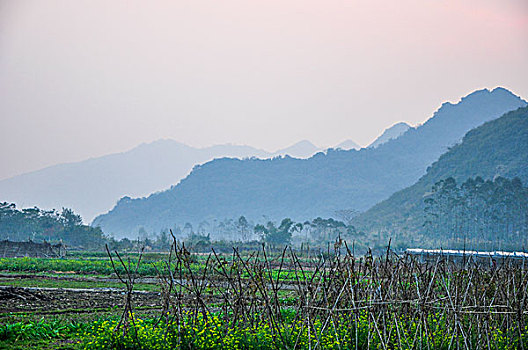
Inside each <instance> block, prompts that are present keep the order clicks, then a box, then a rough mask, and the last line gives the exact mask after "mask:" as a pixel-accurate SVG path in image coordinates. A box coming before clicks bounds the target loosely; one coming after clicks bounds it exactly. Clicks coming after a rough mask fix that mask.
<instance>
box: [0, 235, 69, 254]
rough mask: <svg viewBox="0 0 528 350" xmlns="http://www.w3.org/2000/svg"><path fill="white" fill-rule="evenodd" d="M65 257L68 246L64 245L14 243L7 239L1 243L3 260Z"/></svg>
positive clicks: (0, 248)
mask: <svg viewBox="0 0 528 350" xmlns="http://www.w3.org/2000/svg"><path fill="white" fill-rule="evenodd" d="M65 255H66V246H65V245H64V244H62V243H58V244H51V243H49V242H45V241H44V242H42V243H36V242H33V241H31V240H29V241H27V242H14V241H10V240H7V239H6V240H3V241H0V257H2V258H23V257H33V258H62V257H64V256H65Z"/></svg>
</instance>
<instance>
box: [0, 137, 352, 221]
mask: <svg viewBox="0 0 528 350" xmlns="http://www.w3.org/2000/svg"><path fill="white" fill-rule="evenodd" d="M350 142H352V143H353V141H350ZM354 145H357V144H355V143H354ZM320 151H321V149H320V148H319V147H317V146H315V145H314V144H312V143H311V142H310V141H307V140H303V141H300V142H297V143H295V144H294V145H292V146H290V147H287V148H284V149H279V150H277V151H275V152H267V151H264V150H262V149H258V148H254V147H251V146H244V145H231V144H225V145H216V146H211V147H205V148H196V147H191V146H188V145H185V144H183V143H179V142H177V141H174V140H170V139H165V140H158V141H154V142H151V143H144V144H141V145H139V146H137V147H135V148H133V149H131V150H129V151H127V152H123V153H115V154H110V155H106V156H103V157H97V158H92V159H88V160H85V161H81V162H75V163H65V164H59V165H54V166H50V167H47V168H44V169H41V170H37V171H33V172H30V173H26V174H22V175H18V176H15V177H12V178H9V179H4V180H0V201H7V202H13V203H16V204H17V205H18V206H19V207H33V206H37V207H40V208H44V209H52V208H56V209H60V208H62V207H66V208H72V209H73V210H74V211H75V212H76V213H79V214H81V216H82V217H83V218H84V220H85V221H87V222H90V221H92V220H93V218H94V217H95V216H96V215H98V214H101V213H104V212H107V211H108V210H110V209H111V208H112V207H113V206H114V205H115V204H116V202H117V201H118V200H119V198H121V197H123V196H131V197H142V196H147V195H149V194H151V193H153V192H157V191H161V190H164V189H167V188H169V187H170V186H171V185H174V184H176V183H178V182H179V181H180V180H181V179H183V178H184V177H185V176H187V175H188V174H189V173H190V171H191V170H192V168H193V166H195V165H197V164H202V163H205V162H207V161H210V160H212V159H214V158H219V157H220V158H221V157H232V158H247V157H258V158H263V159H265V158H271V157H276V156H281V155H283V156H284V155H289V156H291V157H296V158H307V157H310V156H312V155H314V154H315V153H317V152H320Z"/></svg>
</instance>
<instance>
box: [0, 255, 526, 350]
mask: <svg viewBox="0 0 528 350" xmlns="http://www.w3.org/2000/svg"><path fill="white" fill-rule="evenodd" d="M105 254H106V253H93V254H86V253H85V254H77V255H73V256H70V257H67V258H64V259H40V258H8V259H7V258H6V259H0V271H1V272H0V322H1V323H0V348H3V349H17V348H19V349H28V348H31V349H83V348H88V349H105V348H108V349H165V348H175V349H179V348H181V349H223V348H232V349H276V348H279V349H282V348H288V349H318V348H319V349H457V348H461V349H481V348H490V349H522V348H527V347H528V311H527V310H528V307H527V305H526V303H527V297H528V289H527V288H528V271H527V269H526V268H525V266H524V264H523V263H521V264H520V263H519V262H518V261H508V260H505V261H502V262H500V263H499V264H498V265H495V266H491V265H489V264H488V265H485V264H484V265H483V264H478V263H476V262H475V261H472V260H471V258H468V259H467V261H464V262H462V263H461V262H457V263H455V262H453V261H450V260H448V259H446V258H445V257H438V259H436V261H428V262H419V261H417V260H416V259H415V258H414V257H412V256H408V255H401V256H398V255H396V254H395V253H393V252H390V251H389V250H388V251H387V254H386V255H385V256H382V257H374V256H372V255H370V254H367V255H365V256H353V255H352V253H351V252H350V251H349V250H348V249H347V248H346V247H336V250H334V251H332V252H330V251H327V252H323V253H321V252H319V253H316V254H314V253H310V254H308V253H307V252H303V251H294V250H291V249H284V250H275V251H269V250H264V249H261V250H259V251H254V252H247V253H244V254H241V253H238V251H236V250H234V252H233V253H232V254H216V253H215V252H214V251H212V252H211V254H193V253H191V252H189V251H187V250H186V249H185V248H183V247H179V246H173V248H172V250H171V254H170V255H169V254H150V253H149V254H143V255H140V254H129V255H123V256H121V255H117V254H116V253H115V252H113V253H112V259H109V258H108V257H107V256H106V257H105Z"/></svg>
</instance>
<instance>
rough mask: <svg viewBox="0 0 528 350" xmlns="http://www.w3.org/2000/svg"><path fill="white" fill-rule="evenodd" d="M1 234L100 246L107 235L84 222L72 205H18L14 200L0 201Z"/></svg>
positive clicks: (23, 238) (87, 246) (6, 237)
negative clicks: (57, 207)
mask: <svg viewBox="0 0 528 350" xmlns="http://www.w3.org/2000/svg"><path fill="white" fill-rule="evenodd" d="M0 238H1V239H10V240H12V241H27V240H28V239H31V240H33V241H43V240H46V241H49V242H58V241H62V242H64V243H65V244H66V245H68V246H82V247H84V248H85V249H94V248H95V249H100V248H101V247H102V246H104V243H105V242H106V238H105V236H104V234H103V231H101V229H99V228H93V227H90V226H86V225H83V224H82V219H81V217H80V216H79V215H76V214H75V213H74V212H73V211H72V210H71V209H65V208H63V209H62V211H61V212H60V213H59V212H57V211H55V210H49V211H46V210H41V209H39V208H36V207H35V208H29V209H17V208H16V206H15V204H11V203H0Z"/></svg>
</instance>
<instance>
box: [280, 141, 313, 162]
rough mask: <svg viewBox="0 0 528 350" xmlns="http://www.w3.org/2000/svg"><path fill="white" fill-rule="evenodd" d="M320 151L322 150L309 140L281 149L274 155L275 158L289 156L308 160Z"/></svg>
mask: <svg viewBox="0 0 528 350" xmlns="http://www.w3.org/2000/svg"><path fill="white" fill-rule="evenodd" d="M320 150H321V149H320V148H319V147H317V146H316V145H314V144H313V143H312V142H310V141H308V140H301V141H299V142H296V143H294V144H293V145H291V146H289V147H286V148H283V149H279V150H277V151H276V152H275V153H273V154H274V155H275V156H279V155H284V156H286V155H288V156H291V157H294V158H308V157H311V156H312V155H314V154H315V153H317V152H319V151H320Z"/></svg>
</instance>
